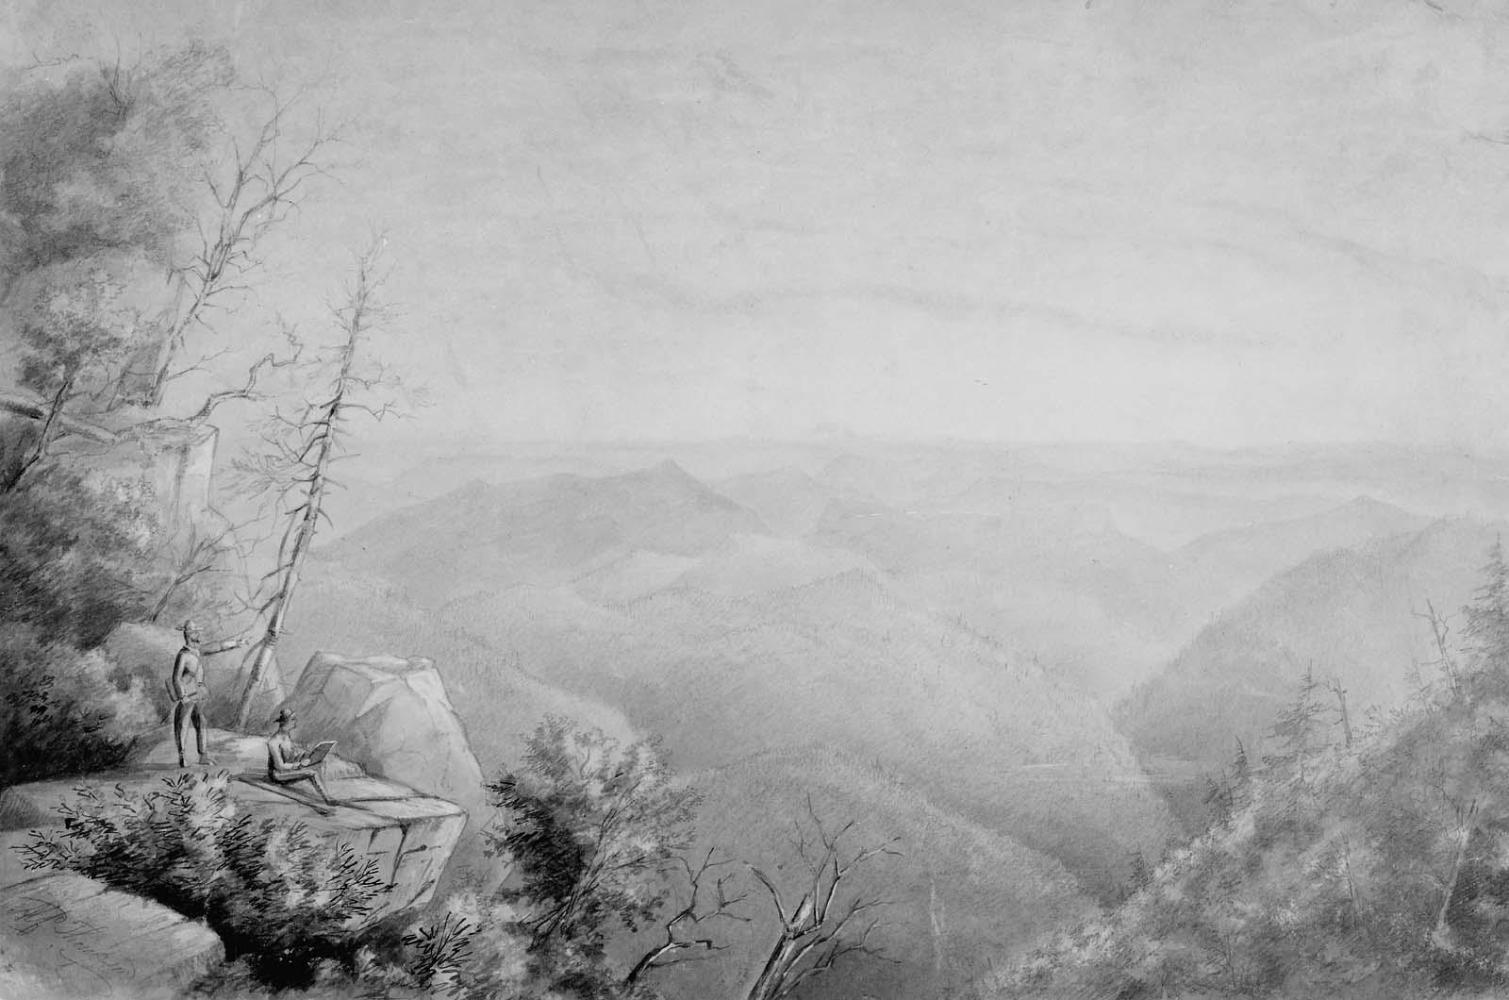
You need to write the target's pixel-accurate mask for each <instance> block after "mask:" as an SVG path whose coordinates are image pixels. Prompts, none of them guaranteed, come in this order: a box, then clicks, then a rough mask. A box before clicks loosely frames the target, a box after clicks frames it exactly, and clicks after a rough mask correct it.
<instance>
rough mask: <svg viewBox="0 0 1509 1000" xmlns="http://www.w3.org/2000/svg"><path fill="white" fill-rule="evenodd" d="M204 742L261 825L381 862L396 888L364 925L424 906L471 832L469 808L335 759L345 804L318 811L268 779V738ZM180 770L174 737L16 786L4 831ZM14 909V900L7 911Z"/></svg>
mask: <svg viewBox="0 0 1509 1000" xmlns="http://www.w3.org/2000/svg"><path fill="white" fill-rule="evenodd" d="M207 735H208V736H209V737H210V738H209V742H208V750H209V753H210V755H211V757H212V758H213V759H214V760H215V764H214V765H213V766H212V767H211V768H198V769H199V770H213V771H220V770H225V771H229V772H230V774H231V775H232V777H233V779H234V780H233V781H232V782H231V794H232V796H233V797H234V799H235V800H236V803H237V804H238V806H240V807H241V808H243V809H245V810H246V811H247V812H248V813H249V814H251V815H252V816H254V817H257V818H259V819H261V818H267V819H292V820H297V821H299V822H301V823H303V824H304V825H305V826H306V827H307V828H308V829H309V830H311V831H312V832H314V833H315V834H318V835H322V836H324V837H326V838H328V839H330V840H332V841H337V842H341V843H345V844H347V845H348V846H350V847H351V848H352V849H353V850H355V851H357V852H358V853H359V854H363V855H366V856H367V857H369V858H373V859H376V861H377V863H378V871H379V872H380V874H381V875H382V877H383V878H384V879H385V880H386V882H387V884H388V887H389V891H388V893H387V894H386V895H385V896H384V897H383V901H382V905H381V907H379V908H377V909H375V910H374V912H373V913H372V914H370V915H369V916H368V918H367V920H366V922H367V923H370V922H372V921H375V920H378V919H380V918H382V917H384V916H387V915H389V914H391V913H396V912H399V911H402V910H406V909H410V908H412V907H416V906H420V905H422V904H424V903H426V902H428V901H429V900H430V898H431V897H432V896H433V895H434V892H435V886H436V884H437V883H438V881H439V879H440V875H441V872H442V871H443V870H444V868H445V863H446V861H447V860H448V859H449V858H450V856H451V852H452V851H453V850H454V849H455V847H456V842H457V840H458V839H459V838H460V836H461V831H462V829H463V828H464V827H465V826H466V811H465V810H464V809H462V808H461V807H460V806H458V805H456V804H454V803H452V802H448V801H446V800H445V799H440V798H434V797H432V796H428V795H423V794H421V793H419V792H416V791H415V790H414V789H412V788H410V787H408V786H407V785H402V784H399V783H398V782H395V781H389V780H384V779H380V778H374V777H370V776H369V775H367V774H366V773H365V772H364V771H363V770H362V768H361V767H359V766H358V765H356V764H354V763H352V762H350V761H349V760H345V759H343V758H339V757H337V756H336V755H335V754H331V755H330V756H329V757H328V758H326V761H325V784H326V786H327V787H328V788H329V790H330V795H331V797H332V798H334V799H336V800H337V801H338V802H339V804H338V805H336V806H334V807H333V808H330V809H320V808H317V800H318V795H317V793H315V792H314V790H313V789H312V788H310V789H308V791H307V792H306V791H304V790H302V789H301V788H299V787H298V786H295V787H293V788H290V787H288V786H281V785H274V784H272V783H271V782H269V781H267V743H266V740H265V739H262V738H259V737H251V736H243V735H239V734H236V733H229V732H224V731H221V730H211V731H210V732H209V733H208V734H207ZM179 773H180V771H179V769H178V766H177V752H176V750H175V749H174V747H173V743H172V741H171V740H168V741H165V742H163V743H160V744H158V745H157V746H155V747H153V748H152V749H151V750H150V751H149V752H147V753H146V754H144V755H143V756H142V757H141V758H140V759H138V760H136V761H135V762H133V763H132V764H131V765H130V766H128V767H126V768H123V769H121V770H118V771H111V772H102V773H98V774H90V775H86V776H83V777H78V778H64V779H58V780H55V781H39V782H33V783H30V784H25V785H16V786H13V787H11V788H7V789H6V790H5V791H4V792H3V793H0V831H25V830H31V829H40V828H45V827H56V826H60V825H62V819H61V817H60V816H59V815H58V812H57V807H58V805H59V804H61V803H64V802H67V801H70V800H72V799H74V798H75V797H76V796H77V790H78V789H81V788H91V789H94V790H97V791H101V792H103V793H107V794H108V793H110V792H111V790H113V789H114V788H115V787H116V786H120V787H123V788H125V789H127V790H128V791H134V792H141V793H145V792H150V791H153V790H155V789H160V788H162V787H163V780H164V779H165V778H170V777H172V776H174V775H176V774H179ZM10 905H11V904H10V900H9V896H8V897H7V901H6V902H5V903H4V904H0V909H5V908H7V907H9V906H10Z"/></svg>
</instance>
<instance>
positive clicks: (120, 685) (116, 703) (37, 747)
mask: <svg viewBox="0 0 1509 1000" xmlns="http://www.w3.org/2000/svg"><path fill="white" fill-rule="evenodd" d="M0 690H4V691H5V693H6V699H5V704H4V707H3V708H0V720H3V721H0V788H4V787H6V786H9V785H13V784H18V783H20V782H24V781H40V780H42V779H44V778H51V777H54V776H57V775H60V774H81V773H84V772H87V771H96V770H101V769H104V768H110V767H114V766H116V765H118V764H120V763H121V762H122V761H123V760H124V759H125V758H126V755H127V754H128V753H129V752H130V750H131V748H132V746H133V745H134V743H135V739H136V736H137V734H138V733H139V732H141V730H142V729H143V728H144V727H147V726H151V725H153V724H155V723H156V722H157V714H156V712H155V711H154V710H153V708H152V703H151V699H150V698H149V697H148V696H147V694H146V692H145V691H143V690H142V685H141V682H140V681H139V680H135V679H132V678H131V677H130V676H128V675H127V674H126V673H124V672H122V671H120V670H119V669H118V668H116V667H115V666H114V665H113V664H112V663H111V662H110V661H109V660H107V659H105V657H104V656H102V655H100V654H99V653H96V652H81V651H79V650H77V649H75V648H73V647H72V646H70V645H69V644H67V643H66V642H59V641H47V640H46V639H44V638H43V636H42V634H41V633H40V632H39V630H37V629H35V628H32V627H30V626H27V625H16V624H3V623H0Z"/></svg>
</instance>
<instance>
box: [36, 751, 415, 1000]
mask: <svg viewBox="0 0 1509 1000" xmlns="http://www.w3.org/2000/svg"><path fill="white" fill-rule="evenodd" d="M229 782H230V776H229V775H228V774H226V773H225V772H221V773H220V774H218V775H203V774H184V775H180V776H177V777H174V778H168V779H164V783H163V784H164V787H163V788H162V789H161V790H154V791H151V792H147V793H144V794H143V793H133V792H130V791H127V790H125V789H123V788H120V787H117V788H116V789H115V790H114V792H113V793H111V794H102V793H100V792H97V791H94V790H92V789H87V788H85V789H80V790H79V793H78V798H77V800H76V801H75V802H74V803H72V804H67V805H64V806H63V807H61V808H62V813H63V828H62V830H61V831H59V832H50V831H49V832H35V831H34V832H33V834H32V841H31V843H30V844H28V845H27V847H26V854H27V856H28V861H27V863H28V865H29V866H30V867H34V868H54V869H63V870H68V871H75V872H78V873H80V874H82V875H86V876H88V877H90V878H94V879H98V880H100V881H102V882H104V883H106V884H108V885H112V886H115V887H117V888H120V889H124V890H126V891H128V892H134V893H136V894H138V895H142V896H146V897H149V898H151V899H155V900H157V901H158V902H160V903H162V904H164V905H166V906H169V907H172V908H173V909H175V910H177V911H178V912H180V913H183V914H185V915H186V916H190V917H195V918H199V919H202V920H204V921H205V922H206V923H207V924H208V925H209V926H210V927H211V928H213V929H214V930H215V931H216V933H218V934H219V935H220V937H221V939H222V940H224V942H225V945H226V952H227V957H228V958H231V959H235V958H245V959H246V961H247V963H248V965H249V967H250V969H251V971H252V973H253V974H254V976H255V977H256V978H257V979H259V980H260V981H262V982H264V983H267V984H269V985H273V986H276V987H280V988H283V987H302V986H307V985H309V984H310V983H312V982H313V981H314V979H315V977H316V974H317V972H318V971H319V969H320V967H321V965H323V964H326V963H335V964H337V965H339V966H341V967H343V968H346V969H354V966H355V963H356V954H357V950H358V947H359V944H360V942H359V939H358V936H357V934H356V929H355V926H354V925H355V923H356V921H358V920H359V919H360V918H362V917H364V916H366V915H368V914H370V913H371V912H372V909H373V907H374V904H375V903H376V902H377V901H378V899H379V897H380V896H381V894H382V893H383V892H385V891H386V887H385V885H384V883H383V881H382V879H381V878H379V876H378V872H377V863H376V862H375V861H372V860H370V859H367V858H364V857H360V856H358V855H357V854H356V853H355V852H354V851H352V850H351V848H350V847H348V846H347V845H344V844H332V843H330V842H328V841H326V840H323V839H321V838H319V837H317V836H315V835H314V834H312V833H311V832H310V831H309V830H308V828H307V827H305V826H304V825H303V824H300V823H296V822H287V821H275V820H262V821H260V822H258V821H255V820H253V819H252V818H251V817H249V816H247V815H245V814H241V813H238V812H237V810H236V804H235V801H234V800H233V799H232V798H231V797H230V795H229V794H228V786H229Z"/></svg>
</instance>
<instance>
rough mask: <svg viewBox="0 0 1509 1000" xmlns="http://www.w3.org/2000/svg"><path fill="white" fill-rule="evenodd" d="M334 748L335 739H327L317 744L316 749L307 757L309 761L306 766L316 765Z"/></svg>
mask: <svg viewBox="0 0 1509 1000" xmlns="http://www.w3.org/2000/svg"><path fill="white" fill-rule="evenodd" d="M334 748H335V740H325V741H324V742H323V743H317V744H315V747H314V749H313V750H311V751H309V756H308V757H307V758H306V759H307V760H308V761H309V763H307V764H305V765H304V766H305V767H313V766H314V765H316V764H318V763H320V761H322V760H324V759H325V755H326V754H328V753H329V752H330V751H331V750H332V749H334Z"/></svg>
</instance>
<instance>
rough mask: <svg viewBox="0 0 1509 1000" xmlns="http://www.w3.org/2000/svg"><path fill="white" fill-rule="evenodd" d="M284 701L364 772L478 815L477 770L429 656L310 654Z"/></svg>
mask: <svg viewBox="0 0 1509 1000" xmlns="http://www.w3.org/2000/svg"><path fill="white" fill-rule="evenodd" d="M285 706H286V707H288V708H290V709H292V710H293V711H294V712H295V713H297V714H298V717H299V731H300V732H301V733H303V734H306V736H307V738H308V739H310V740H313V739H315V738H316V734H317V737H318V738H319V739H334V740H337V741H338V743H337V746H338V747H339V748H340V750H341V753H343V754H344V755H346V756H347V757H349V758H350V759H352V760H354V761H356V762H357V763H359V764H360V765H361V766H362V767H363V768H365V769H366V770H367V771H368V772H369V773H371V774H374V775H377V776H379V777H383V778H388V779H391V780H393V781H398V782H402V783H403V784H405V785H408V786H410V787H412V788H417V789H419V790H420V791H423V792H428V793H430V794H431V795H438V796H440V797H441V798H445V799H448V800H450V801H452V802H457V803H460V804H461V805H462V806H463V807H465V808H466V809H467V811H468V812H469V813H471V814H472V815H474V816H479V817H480V816H481V815H482V814H483V809H484V808H485V792H484V790H483V787H482V769H481V767H480V766H479V765H478V763H477V758H476V756H475V755H474V754H473V753H472V750H471V745H470V744H469V743H468V742H467V738H466V729H465V727H464V726H463V725H462V723H461V720H460V718H458V717H457V715H456V710H455V709H454V708H453V707H452V706H451V701H450V698H449V697H448V696H447V695H446V691H445V685H444V684H443V683H442V681H441V679H440V672H439V671H438V670H436V669H435V665H434V663H433V662H431V661H430V660H427V659H422V658H416V659H402V658H399V657H395V656H368V657H350V656H340V655H338V654H335V653H325V652H321V653H316V654H315V655H314V656H312V657H311V658H310V660H309V663H308V665H307V666H305V667H304V671H303V673H301V674H300V675H299V683H298V685H297V686H296V687H295V688H294V691H293V694H292V695H291V696H290V697H289V698H288V700H287V702H285Z"/></svg>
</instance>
